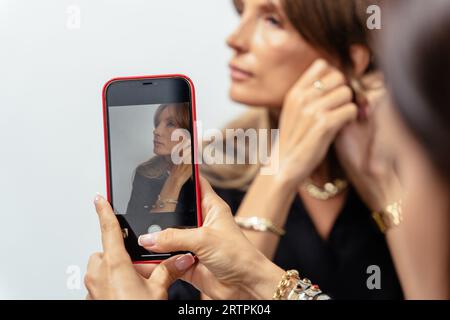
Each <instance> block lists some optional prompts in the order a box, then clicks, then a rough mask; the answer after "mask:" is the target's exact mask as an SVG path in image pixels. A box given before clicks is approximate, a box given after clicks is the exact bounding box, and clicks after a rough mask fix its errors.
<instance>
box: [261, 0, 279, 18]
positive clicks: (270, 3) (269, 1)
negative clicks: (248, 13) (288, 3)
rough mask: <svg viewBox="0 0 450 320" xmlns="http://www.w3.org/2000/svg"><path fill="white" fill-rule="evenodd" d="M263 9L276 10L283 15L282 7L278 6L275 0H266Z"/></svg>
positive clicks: (265, 10)
mask: <svg viewBox="0 0 450 320" xmlns="http://www.w3.org/2000/svg"><path fill="white" fill-rule="evenodd" d="M261 10H263V11H264V12H266V13H267V12H275V13H278V14H280V15H281V12H280V9H279V8H278V6H277V5H276V4H275V2H273V0H266V1H265V2H264V3H263V4H261Z"/></svg>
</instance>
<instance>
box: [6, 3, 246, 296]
mask: <svg viewBox="0 0 450 320" xmlns="http://www.w3.org/2000/svg"><path fill="white" fill-rule="evenodd" d="M70 5H76V6H78V7H79V9H80V10H81V12H80V13H81V24H80V28H79V29H71V28H68V25H67V23H68V17H69V14H68V12H67V8H68V7H69V6H70ZM236 23H237V16H236V14H235V13H234V9H233V8H232V5H231V1H229V0H189V1H186V0H72V1H66V0H40V1H35V0H0V108H1V109H0V110H1V116H0V141H1V144H0V147H1V149H0V164H1V165H0V201H1V202H0V208H1V210H0V217H1V222H0V225H1V233H0V298H3V299H16V298H20V299H30V298H41V299H48V298H49V299H50V298H51V299H55V298H56V299H67V298H68V299H80V298H84V296H85V294H86V292H85V290H84V288H83V283H82V277H83V275H84V272H85V267H86V263H87V260H88V257H89V255H90V254H91V253H92V252H95V251H99V250H100V249H101V242H100V235H99V228H98V221H97V217H96V214H95V211H94V209H93V205H92V200H93V198H94V196H95V192H96V191H99V192H101V193H103V194H104V193H105V189H106V187H105V168H104V149H103V130H102V111H101V109H102V108H101V89H102V86H103V84H104V83H105V82H106V81H107V80H109V79H110V78H113V77H116V76H129V75H145V74H159V73H185V74H187V75H189V76H190V77H191V78H192V79H193V81H194V83H195V85H196V89H197V99H198V115H199V119H200V120H202V121H203V127H204V128H205V129H207V128H213V127H220V126H222V125H223V124H225V121H228V120H229V119H231V118H232V117H234V116H236V115H237V114H238V113H240V112H241V111H242V110H243V109H242V108H241V107H239V106H237V105H235V104H233V103H232V102H230V100H229V98H228V85H229V75H228V69H227V62H228V58H229V57H230V55H231V52H230V50H229V49H227V47H226V45H225V38H226V36H227V35H228V33H229V32H230V31H231V30H232V29H233V28H234V27H235V25H236ZM69 26H70V25H69ZM70 266H74V269H72V273H71V275H74V276H76V275H77V273H76V270H77V268H80V276H81V279H80V283H79V284H80V286H81V287H80V289H76V288H75V289H70V287H68V286H67V282H68V280H69V279H70V280H72V281H71V282H70V283H72V284H75V286H76V284H77V281H76V279H75V278H69V276H70V275H69V274H67V273H66V272H67V271H68V268H69V267H70ZM73 270H75V272H73Z"/></svg>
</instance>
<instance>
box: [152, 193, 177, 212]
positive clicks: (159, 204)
mask: <svg viewBox="0 0 450 320" xmlns="http://www.w3.org/2000/svg"><path fill="white" fill-rule="evenodd" d="M166 204H175V205H176V204H178V200H174V199H161V196H160V195H158V199H157V200H156V202H155V204H154V205H152V209H156V208H159V209H162V208H164V207H165V206H166Z"/></svg>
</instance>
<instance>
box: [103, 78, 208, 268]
mask: <svg viewBox="0 0 450 320" xmlns="http://www.w3.org/2000/svg"><path fill="white" fill-rule="evenodd" d="M162 78H183V79H185V80H186V81H187V82H188V83H189V88H190V91H191V114H192V128H193V129H192V132H193V141H194V150H195V151H196V150H197V148H198V142H197V127H196V126H195V121H196V119H197V116H196V113H195V87H194V83H193V82H192V80H191V79H190V78H189V77H187V76H185V75H183V74H164V75H152V76H136V77H118V78H113V79H111V80H109V81H108V82H106V83H105V85H104V86H103V90H102V100H103V138H104V142H105V169H106V196H107V198H108V201H109V202H111V190H110V183H111V178H110V176H109V166H110V165H109V157H108V155H109V146H108V119H107V117H106V108H107V106H106V90H107V88H108V86H109V85H110V84H111V83H112V82H114V81H119V80H120V81H123V80H144V79H162ZM197 158H198V155H197V152H194V164H193V165H194V175H195V193H196V199H195V200H196V207H197V222H198V223H197V226H198V227H201V226H202V223H203V219H202V208H201V205H200V204H201V198H200V194H201V193H200V192H201V190H200V182H199V174H198V160H197ZM162 261H164V260H150V261H133V263H134V264H140V263H161V262H162Z"/></svg>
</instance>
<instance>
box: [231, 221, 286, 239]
mask: <svg viewBox="0 0 450 320" xmlns="http://www.w3.org/2000/svg"><path fill="white" fill-rule="evenodd" d="M234 220H235V221H236V223H237V224H238V226H240V227H241V228H244V229H248V230H255V231H263V232H266V231H269V232H272V233H274V234H276V235H277V236H283V235H284V234H286V231H284V230H283V229H282V228H278V227H277V226H275V225H274V224H273V223H272V221H270V220H268V219H266V218H260V217H234Z"/></svg>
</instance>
